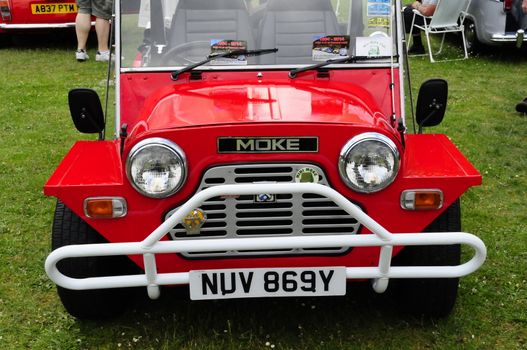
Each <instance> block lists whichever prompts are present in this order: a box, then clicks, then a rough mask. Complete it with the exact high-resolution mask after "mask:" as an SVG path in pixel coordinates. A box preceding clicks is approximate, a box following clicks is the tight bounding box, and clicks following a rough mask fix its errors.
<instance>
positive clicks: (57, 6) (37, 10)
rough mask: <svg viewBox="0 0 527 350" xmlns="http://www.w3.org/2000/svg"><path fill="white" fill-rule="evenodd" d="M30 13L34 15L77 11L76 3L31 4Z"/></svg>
mask: <svg viewBox="0 0 527 350" xmlns="http://www.w3.org/2000/svg"><path fill="white" fill-rule="evenodd" d="M31 13H32V14H34V15H49V14H62V13H77V5H76V4H73V3H62V4H61V3H45V4H31Z"/></svg>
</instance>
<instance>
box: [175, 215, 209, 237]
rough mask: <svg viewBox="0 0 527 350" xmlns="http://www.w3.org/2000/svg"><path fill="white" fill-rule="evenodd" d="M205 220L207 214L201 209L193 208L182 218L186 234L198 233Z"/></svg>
mask: <svg viewBox="0 0 527 350" xmlns="http://www.w3.org/2000/svg"><path fill="white" fill-rule="evenodd" d="M205 221H207V215H206V214H205V213H204V212H203V210H201V209H194V210H192V211H191V212H190V213H188V214H187V216H185V217H184V218H183V221H182V223H181V224H182V225H183V226H184V227H185V230H186V231H187V235H197V234H199V232H200V230H201V227H202V226H203V224H204V223H205Z"/></svg>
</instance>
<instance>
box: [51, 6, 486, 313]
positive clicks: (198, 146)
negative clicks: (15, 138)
mask: <svg viewBox="0 0 527 350" xmlns="http://www.w3.org/2000/svg"><path fill="white" fill-rule="evenodd" d="M124 6H126V7H124ZM400 9H401V3H400V1H399V0H397V1H394V0H340V1H330V0H267V1H257V0H247V1H246V0H218V1H209V0H179V1H176V2H173V1H162V0H151V1H150V2H132V1H128V0H127V1H125V0H123V1H122V2H119V1H116V3H115V11H116V17H115V28H116V29H117V30H116V37H115V40H116V45H115V57H116V59H115V66H116V67H115V84H113V86H115V90H116V91H115V100H116V101H115V102H116V103H115V106H116V107H115V131H114V132H115V134H114V137H112V138H108V139H106V137H105V127H106V124H107V123H106V118H105V116H104V113H103V109H102V107H101V102H100V100H99V98H98V96H97V94H96V93H95V92H94V91H93V90H90V89H74V90H72V91H70V93H69V103H70V110H71V114H72V117H73V121H74V123H75V125H76V127H77V129H78V130H79V131H81V132H84V133H96V134H97V133H98V134H99V139H98V140H94V141H79V142H77V143H76V144H75V145H74V146H73V148H72V149H71V150H70V152H69V153H68V154H67V155H66V157H65V158H64V160H63V161H62V162H61V164H60V165H59V166H58V168H57V169H56V171H55V172H54V174H53V175H52V176H51V178H50V179H49V180H48V182H47V183H46V185H45V187H44V191H45V194H46V195H48V196H54V197H56V198H57V199H58V201H57V206H56V211H55V217H54V224H53V232H52V247H53V252H52V253H51V254H50V255H49V256H48V258H47V260H46V264H45V265H46V272H47V274H48V275H49V277H50V278H51V279H52V280H53V282H55V283H56V284H57V285H58V293H59V296H60V298H61V300H62V302H63V304H64V306H65V308H66V309H67V310H68V312H69V313H71V314H72V315H74V316H76V317H78V318H98V317H104V316H111V315H114V314H116V313H118V312H120V311H122V310H124V309H126V307H127V305H129V302H130V295H131V294H132V293H130V290H129V289H127V287H146V289H147V292H148V295H149V296H150V297H151V298H157V297H158V296H159V295H160V289H161V287H162V286H174V285H188V286H189V291H190V298H191V299H193V300H202V299H223V298H256V297H258V298H259V297H302V296H321V297H322V296H329V295H344V294H345V293H346V286H347V283H349V282H361V281H362V282H364V281H371V283H372V286H373V289H374V290H375V291H376V292H379V293H382V292H384V291H386V290H387V289H388V288H390V289H393V290H394V295H395V297H396V298H399V300H398V302H399V301H400V302H406V303H407V305H409V307H412V308H413V309H414V310H415V311H416V312H419V313H422V314H426V315H431V316H444V315H447V314H449V312H450V311H451V310H452V308H453V306H454V302H455V300H456V294H457V288H458V278H459V277H461V276H465V275H467V274H470V273H472V272H474V271H475V270H477V269H478V268H479V267H480V266H481V265H482V264H483V262H484V260H485V256H486V249H485V245H484V244H483V242H482V241H481V240H480V239H479V238H477V237H475V236H474V235H472V234H469V233H464V232H460V231H461V228H460V224H461V214H460V203H459V198H460V197H461V195H462V194H463V193H464V192H465V191H467V189H469V188H470V187H471V186H476V185H479V184H480V183H481V176H480V174H479V173H478V171H477V170H476V169H475V168H474V167H473V166H472V165H471V164H470V163H469V161H468V160H467V159H466V158H465V157H464V156H463V155H462V154H461V152H460V151H459V150H458V149H457V148H456V147H455V146H454V145H453V144H452V142H451V141H450V140H449V139H448V138H447V137H446V136H445V135H439V134H429V133H428V134H425V133H423V132H422V129H423V128H425V127H431V126H434V125H437V124H439V123H440V122H441V121H442V119H443V116H444V114H445V109H446V102H447V83H446V82H445V81H444V80H441V79H433V80H429V81H427V82H425V83H424V84H423V85H422V86H421V88H420V91H419V96H418V99H417V104H416V112H415V117H412V118H406V116H405V114H406V113H405V111H406V109H405V103H406V101H405V94H404V91H405V79H406V78H405V65H404V62H405V47H404V34H403V31H402V28H403V26H402V23H401V21H402V19H401V15H400V13H401V12H400ZM112 114H113V113H112ZM407 119H409V120H410V121H411V124H412V125H413V126H412V127H410V129H412V132H407V124H406V123H407ZM461 245H466V246H469V247H471V248H473V254H472V257H471V258H470V259H467V261H465V262H461V258H460V251H461Z"/></svg>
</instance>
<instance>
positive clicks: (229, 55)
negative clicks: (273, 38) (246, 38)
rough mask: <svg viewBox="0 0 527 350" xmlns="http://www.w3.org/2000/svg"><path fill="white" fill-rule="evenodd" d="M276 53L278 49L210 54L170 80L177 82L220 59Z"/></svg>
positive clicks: (173, 75) (174, 74)
mask: <svg viewBox="0 0 527 350" xmlns="http://www.w3.org/2000/svg"><path fill="white" fill-rule="evenodd" d="M277 51H278V49H277V48H274V49H259V50H234V51H229V52H223V53H217V54H211V55H209V56H208V57H207V58H206V59H204V60H203V61H200V62H197V63H194V64H191V65H190V66H186V67H185V68H182V69H180V70H176V71H173V72H172V80H177V78H178V77H179V75H180V74H182V73H185V72H189V71H191V70H193V69H194V68H197V67H199V66H202V65H204V64H207V63H209V62H210V61H212V60H215V59H218V58H222V57H236V56H240V55H245V56H247V57H251V56H260V55H265V54H268V53H274V52H277Z"/></svg>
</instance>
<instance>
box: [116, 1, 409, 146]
mask: <svg viewBox="0 0 527 350" xmlns="http://www.w3.org/2000/svg"><path fill="white" fill-rule="evenodd" d="M121 1H126V0H117V1H114V11H115V16H114V22H115V28H116V30H115V34H114V35H115V57H116V59H115V62H114V68H115V77H116V78H115V102H116V103H115V124H114V125H115V132H114V136H115V137H116V138H117V137H118V135H119V133H120V129H121V123H120V112H121V111H120V103H121V86H120V75H121V74H127V73H134V72H138V73H148V72H151V73H160V72H168V74H170V72H173V71H174V70H178V69H182V68H184V67H186V66H184V65H182V66H167V67H123V66H122V61H121V59H117V58H121V57H122V45H121V44H122V36H121V29H122V27H121V25H122V23H121V18H122V17H121V16H122V11H121ZM284 1H286V0H284ZM364 1H366V0H364ZM401 4H402V3H401V0H391V11H392V16H391V18H392V20H391V21H390V23H391V25H390V29H389V32H390V33H391V36H392V40H393V42H394V46H393V47H394V48H395V49H396V50H397V52H393V54H392V56H391V59H389V60H386V61H378V60H373V61H360V62H356V61H354V62H351V63H336V64H333V63H332V64H328V65H325V66H324V69H330V70H353V69H381V68H390V70H391V75H392V89H391V91H392V112H393V115H392V118H393V119H395V118H396V116H395V104H396V96H395V93H394V90H395V89H394V88H393V85H394V82H395V74H397V75H398V82H399V84H400V87H399V104H400V120H401V121H402V125H403V126H404V128H406V118H405V115H406V111H405V92H404V91H405V84H404V82H405V80H404V73H405V72H404V67H403V62H404V61H405V59H407V57H406V51H405V44H403V43H405V42H406V41H405V40H406V39H405V35H404V32H403V28H404V26H403V22H402V15H401V8H402V7H401V6H402V5H401ZM394 29H395V30H394ZM311 65H312V64H273V65H254V64H247V65H243V66H235V65H232V66H231V65H228V66H225V65H218V66H214V65H207V66H200V67H199V68H197V69H198V70H199V71H203V72H207V71H266V70H273V71H277V70H285V71H290V70H292V69H299V68H304V67H308V66H311ZM396 70H397V72H396Z"/></svg>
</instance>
